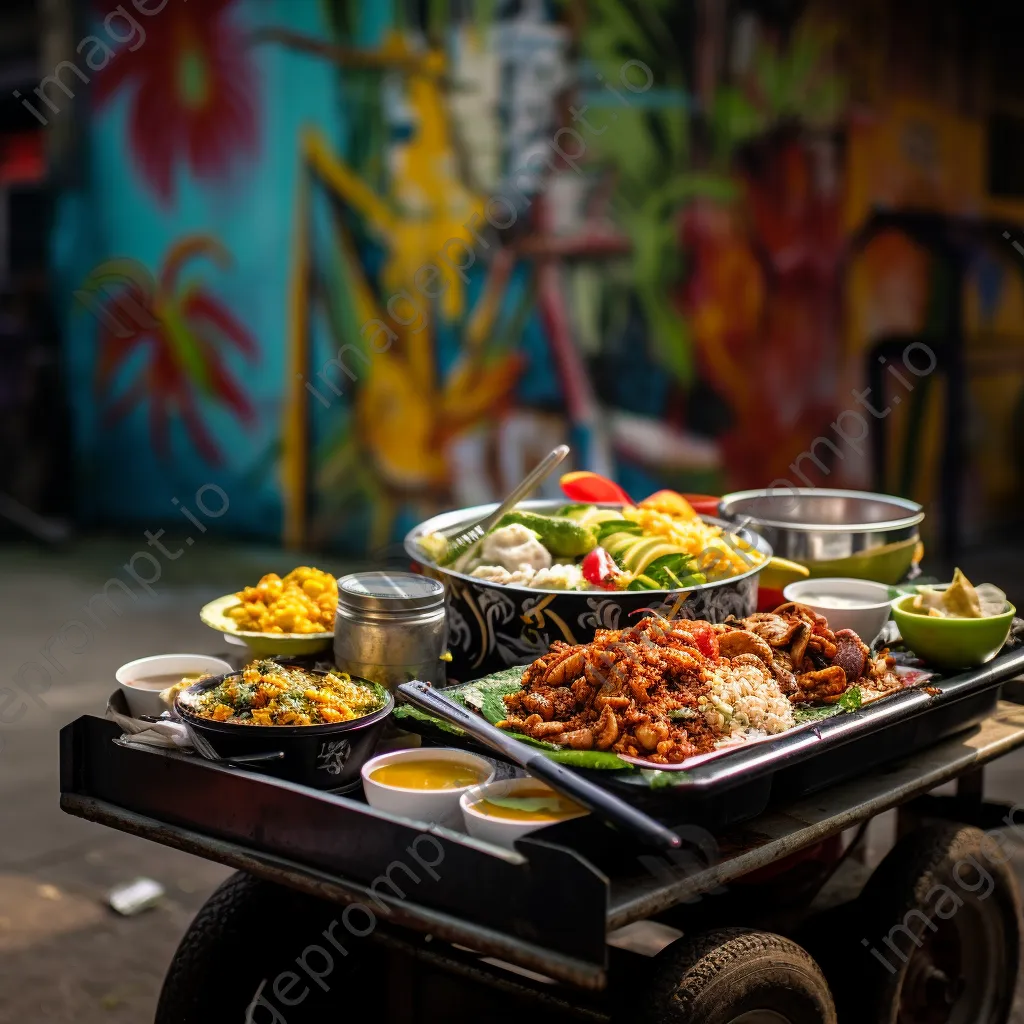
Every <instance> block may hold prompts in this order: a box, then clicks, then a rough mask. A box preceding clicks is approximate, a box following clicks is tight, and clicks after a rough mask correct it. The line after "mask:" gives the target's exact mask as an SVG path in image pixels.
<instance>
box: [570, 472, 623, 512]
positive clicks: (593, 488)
mask: <svg viewBox="0 0 1024 1024" xmlns="http://www.w3.org/2000/svg"><path fill="white" fill-rule="evenodd" d="M559 483H560V484H561V485H562V493H563V494H564V495H565V496H566V497H567V498H568V499H569V500H570V501H585V502H599V503H600V502H609V503H611V504H621V505H632V504H633V499H632V498H630V496H629V495H628V494H627V493H626V492H625V491H624V490H623V489H622V488H621V487H620V486H619V485H618V484H617V483H615V481H614V480H609V479H608V478H607V477H606V476H601V475H600V474H599V473H591V472H589V471H588V470H577V471H576V472H574V473H565V474H563V476H562V477H561V478H560V479H559Z"/></svg>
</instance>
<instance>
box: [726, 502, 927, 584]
mask: <svg viewBox="0 0 1024 1024" xmlns="http://www.w3.org/2000/svg"><path fill="white" fill-rule="evenodd" d="M719 514H720V515H721V517H722V518H723V519H725V520H728V521H729V522H731V523H733V524H734V527H733V528H734V529H735V528H736V527H737V526H739V527H743V528H745V529H750V530H754V531H756V532H757V533H759V534H760V535H761V536H762V537H764V538H765V539H766V540H767V541H768V543H769V544H771V546H772V550H773V551H774V552H775V554H776V555H777V556H778V557H780V558H788V559H789V560H790V561H793V562H799V563H800V564H801V565H805V566H807V568H808V569H809V570H810V573H811V575H812V576H814V577H822V576H853V577H856V578H858V579H867V580H877V581H878V582H879V583H889V584H893V583H899V582H900V580H902V579H903V578H904V577H905V576H906V574H907V571H908V570H909V569H910V566H911V564H912V562H913V560H914V552H915V550H916V549H917V546H918V544H919V542H920V539H921V537H920V533H919V531H918V527H919V526H920V525H921V521H922V520H923V519H924V512H923V511H922V509H921V506H920V505H919V504H917V502H914V501H908V500H907V499H906V498H897V497H894V496H893V495H890V494H873V493H871V492H869V491H844V490H833V489H829V488H825V487H793V488H790V487H785V488H767V489H765V490H757V491H737V492H735V493H734V494H727V495H725V497H724V498H722V500H721V502H720V504H719Z"/></svg>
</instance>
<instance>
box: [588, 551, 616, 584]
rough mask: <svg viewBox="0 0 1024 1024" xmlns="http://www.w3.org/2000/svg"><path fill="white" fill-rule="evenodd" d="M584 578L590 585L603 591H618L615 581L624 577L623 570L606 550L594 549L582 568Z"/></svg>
mask: <svg viewBox="0 0 1024 1024" xmlns="http://www.w3.org/2000/svg"><path fill="white" fill-rule="evenodd" d="M581 568H582V570H583V578H584V579H585V580H586V581H587V582H588V583H593V584H594V586H595V587H601V589H602V590H617V589H618V588H617V586H616V583H615V580H616V578H617V577H619V576H621V575H622V570H621V569H620V568H619V567H618V565H617V564H616V563H615V559H614V558H612V556H611V555H609V554H608V552H607V551H605V549H604V548H594V550H593V551H591V552H590V554H589V555H587V556H586V558H584V559H583V564H582V566H581Z"/></svg>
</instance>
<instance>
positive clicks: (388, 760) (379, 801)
mask: <svg viewBox="0 0 1024 1024" xmlns="http://www.w3.org/2000/svg"><path fill="white" fill-rule="evenodd" d="M406 761H413V762H415V761H446V762H448V763H449V764H454V765H461V766H463V767H465V768H471V769H473V770H474V771H475V772H477V773H478V774H479V776H480V782H474V783H473V784H472V785H470V786H458V787H455V788H452V789H411V788H409V787H406V786H391V785H387V784H385V783H383V782H378V781H377V780H376V779H372V778H371V777H370V776H371V775H372V774H373V773H374V772H375V771H376V770H377V769H378V768H383V767H384V766H385V765H389V764H400V763H402V762H406ZM362 776H363V792H364V793H365V794H366V802H367V803H368V804H369V805H370V806H371V807H376V808H377V809H378V810H381V811H388V812H389V813H391V814H399V815H401V816H402V817H403V818H413V819H414V820H416V821H426V822H429V823H431V824H433V825H444V826H445V827H446V828H453V829H457V830H458V831H460V832H461V831H462V826H463V822H462V811H461V810H460V808H459V799H460V798H461V797H462V795H463V794H464V793H466V792H467V791H469V790H471V789H474V788H476V787H477V786H479V785H481V783H487V782H490V781H491V780H492V779H493V778H494V765H493V764H491V762H490V761H488V760H486V759H485V758H482V757H480V756H478V755H477V754H471V753H470V752H469V751H468V750H457V749H455V748H454V747H413V748H411V749H408V750H392V751H389V752H388V753H387V754H378V755H377V757H374V758H371V759H370V760H369V761H367V762H366V764H364V765H363V767H362Z"/></svg>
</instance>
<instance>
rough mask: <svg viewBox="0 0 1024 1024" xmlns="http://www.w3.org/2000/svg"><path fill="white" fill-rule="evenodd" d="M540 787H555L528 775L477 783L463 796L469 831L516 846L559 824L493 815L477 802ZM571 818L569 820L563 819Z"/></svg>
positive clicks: (502, 843)
mask: <svg viewBox="0 0 1024 1024" xmlns="http://www.w3.org/2000/svg"><path fill="white" fill-rule="evenodd" d="M538 789H541V790H546V791H548V792H553V791H552V790H551V787H550V786H548V785H546V784H545V783H543V782H541V781H540V780H539V779H534V778H531V777H530V776H527V777H526V778H521V779H503V780H502V781H500V782H490V783H487V784H485V785H482V786H475V787H474V788H473V789H471V790H469V791H468V792H466V793H464V794H463V795H462V799H461V801H460V803H461V804H462V813H463V816H464V817H465V821H466V831H467V832H468V833H469V834H470V835H471V836H475V837H476V838H477V839H486V840H487V842H489V843H495V844H496V845H498V846H506V847H508V848H509V849H512V848H513V847H514V846H515V841H516V840H517V839H519V838H521V837H522V836H525V835H527V834H528V833H530V832H536V831H537V829H540V828H546V827H547V826H548V825H553V824H555V823H554V822H553V821H515V820H514V819H512V818H495V817H492V816H491V815H490V814H481V813H480V811H478V810H476V808H475V807H474V804H477V803H479V802H480V801H481V800H486V799H487V798H488V797H492V796H517V795H519V794H521V793H522V792H523V791H524V790H526V791H527V792H530V791H532V792H536V791H537V790H538ZM589 813H590V812H589V811H583V812H581V813H580V814H574V815H572V817H574V818H582V817H583V816H584V815H585V814H589ZM559 820H568V819H559Z"/></svg>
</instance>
